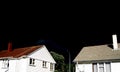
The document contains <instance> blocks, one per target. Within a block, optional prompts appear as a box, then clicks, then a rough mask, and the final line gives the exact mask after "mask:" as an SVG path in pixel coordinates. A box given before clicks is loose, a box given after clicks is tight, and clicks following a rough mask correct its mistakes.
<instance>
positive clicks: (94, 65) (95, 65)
mask: <svg viewBox="0 0 120 72" xmlns="http://www.w3.org/2000/svg"><path fill="white" fill-rule="evenodd" d="M93 72H98V68H97V63H93Z"/></svg>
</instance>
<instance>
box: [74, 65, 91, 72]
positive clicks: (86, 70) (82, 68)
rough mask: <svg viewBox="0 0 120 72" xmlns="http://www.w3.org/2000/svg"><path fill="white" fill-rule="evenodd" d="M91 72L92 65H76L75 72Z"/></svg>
mask: <svg viewBox="0 0 120 72" xmlns="http://www.w3.org/2000/svg"><path fill="white" fill-rule="evenodd" d="M80 71H81V72H82V71H84V72H92V64H78V65H77V64H76V72H80Z"/></svg>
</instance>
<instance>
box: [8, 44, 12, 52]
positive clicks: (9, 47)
mask: <svg viewBox="0 0 120 72" xmlns="http://www.w3.org/2000/svg"><path fill="white" fill-rule="evenodd" d="M11 51H12V42H8V52H11Z"/></svg>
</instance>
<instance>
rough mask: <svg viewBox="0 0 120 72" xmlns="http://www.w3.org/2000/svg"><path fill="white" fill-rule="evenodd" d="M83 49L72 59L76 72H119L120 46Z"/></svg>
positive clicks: (114, 36) (115, 40)
mask: <svg viewBox="0 0 120 72" xmlns="http://www.w3.org/2000/svg"><path fill="white" fill-rule="evenodd" d="M112 37H113V44H111V45H107V44H106V45H97V46H88V47H83V48H82V50H81V51H80V53H79V54H78V55H77V56H76V58H75V59H74V62H75V63H76V65H75V68H76V72H120V48H119V47H120V44H119V43H117V36H116V35H113V36H112Z"/></svg>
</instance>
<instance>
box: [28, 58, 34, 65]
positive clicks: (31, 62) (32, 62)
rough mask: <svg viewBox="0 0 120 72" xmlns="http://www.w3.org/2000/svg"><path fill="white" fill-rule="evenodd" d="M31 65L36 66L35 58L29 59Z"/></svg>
mask: <svg viewBox="0 0 120 72" xmlns="http://www.w3.org/2000/svg"><path fill="white" fill-rule="evenodd" d="M29 65H30V66H35V59H33V58H30V59H29Z"/></svg>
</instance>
